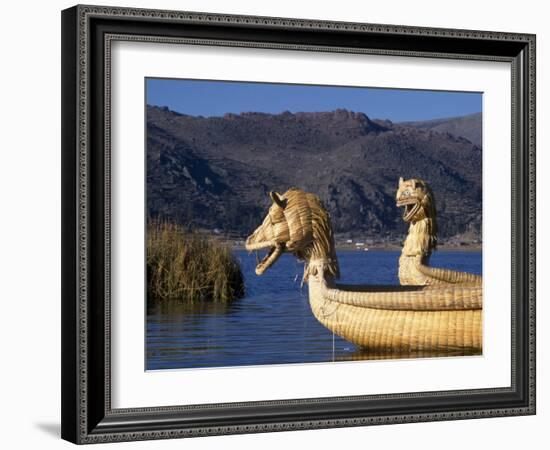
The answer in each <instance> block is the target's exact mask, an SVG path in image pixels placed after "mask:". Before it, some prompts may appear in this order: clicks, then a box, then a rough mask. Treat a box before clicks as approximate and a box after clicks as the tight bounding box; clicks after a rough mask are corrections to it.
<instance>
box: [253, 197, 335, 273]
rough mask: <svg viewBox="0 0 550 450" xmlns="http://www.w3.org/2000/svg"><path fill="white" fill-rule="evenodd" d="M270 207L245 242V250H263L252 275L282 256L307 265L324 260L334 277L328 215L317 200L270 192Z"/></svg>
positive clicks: (330, 228) (333, 251)
mask: <svg viewBox="0 0 550 450" xmlns="http://www.w3.org/2000/svg"><path fill="white" fill-rule="evenodd" d="M269 195H270V197H271V200H272V202H273V203H272V205H271V206H270V208H269V211H268V213H267V216H266V217H265V219H264V221H263V222H262V224H261V225H260V226H259V227H258V228H257V229H256V230H255V231H254V233H252V234H251V235H250V236H249V237H248V239H247V240H246V244H245V246H246V249H247V250H249V251H252V250H263V249H267V250H268V253H267V255H266V256H265V257H264V258H263V259H262V260H261V261H259V262H258V265H257V266H256V274H257V275H261V274H263V273H264V272H265V271H266V270H267V269H268V268H269V267H271V266H272V265H273V264H274V263H275V262H276V261H277V259H279V257H280V256H281V255H282V254H283V253H284V252H289V253H292V254H294V255H295V256H296V257H297V258H298V259H300V260H303V261H306V263H309V261H310V260H312V259H319V260H324V261H325V263H326V267H327V270H328V272H329V273H330V274H331V275H332V276H334V277H338V274H339V271H338V262H337V260H336V253H335V249H334V235H333V232H332V226H331V223H330V216H329V214H328V212H327V210H326V209H325V207H324V206H323V204H322V202H321V200H320V199H319V197H317V196H316V195H314V194H311V193H309V192H304V191H302V190H300V189H296V188H291V189H289V190H288V191H286V192H285V193H284V194H282V195H281V194H278V193H277V192H271V193H270V194H269Z"/></svg>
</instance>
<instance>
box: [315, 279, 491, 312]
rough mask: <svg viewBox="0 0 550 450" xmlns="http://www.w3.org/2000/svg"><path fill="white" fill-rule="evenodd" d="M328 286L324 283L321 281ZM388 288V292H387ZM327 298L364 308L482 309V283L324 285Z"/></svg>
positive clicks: (418, 309) (323, 295) (416, 309)
mask: <svg viewBox="0 0 550 450" xmlns="http://www.w3.org/2000/svg"><path fill="white" fill-rule="evenodd" d="M321 286H324V284H321ZM384 290H387V292H384ZM320 295H321V296H322V297H323V299H326V300H329V301H332V302H335V303H340V304H343V305H349V306H357V307H361V308H372V309H384V310H411V311H452V310H456V311H458V310H469V309H481V308H482V302H483V291H482V288H481V286H470V285H464V284H461V285H450V286H447V285H442V286H421V287H420V286H414V287H413V286H410V287H407V286H403V287H402V286H388V287H377V286H372V287H369V286H366V287H365V288H364V290H355V291H352V290H344V289H342V287H341V286H338V285H336V286H335V287H333V288H328V287H326V288H323V289H322V291H321V292H320Z"/></svg>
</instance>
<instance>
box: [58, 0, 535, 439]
mask: <svg viewBox="0 0 550 450" xmlns="http://www.w3.org/2000/svg"><path fill="white" fill-rule="evenodd" d="M117 39H122V40H144V41H155V42H159V43H162V42H177V41H178V40H182V39H184V40H193V42H195V43H197V44H202V45H213V44H214V43H216V45H225V46H232V45H240V46H247V47H261V48H265V49H266V51H269V48H278V49H294V50H296V49H298V50H304V51H307V50H314V51H332V52H353V53H366V54H382V55H401V56H410V57H418V58H423V57H436V58H451V59H477V60H490V61H508V62H510V63H511V66H512V93H511V95H512V117H511V129H512V159H513V161H512V173H511V174H506V173H503V174H502V176H511V178H512V192H511V196H512V216H511V217H510V220H511V223H512V267H513V277H512V315H511V317H512V323H511V327H512V355H511V357H512V359H511V361H512V373H511V380H512V383H511V386H509V387H504V388H502V387H495V388H491V389H476V390H468V391H462V390H458V391H448V392H441V391H435V392H423V393H420V394H418V393H417V394H406V393H405V394H391V395H390V394H388V395H365V396H357V397H330V398H316V399H290V400H283V401H280V400H279V401H273V402H271V401H263V402H261V401H257V402H248V403H237V404H216V405H209V406H208V407H205V406H204V405H194V406H190V405H187V406H173V407H151V408H137V409H124V410H122V409H113V408H112V407H111V400H110V395H111V391H110V370H111V359H110V358H111V355H110V331H111V328H110V327H111V324H110V265H109V264H110V253H109V252H110V229H109V217H110V197H109V192H110V191H109V186H110V181H111V180H110V176H111V174H110V166H109V163H110V154H109V151H110V147H109V132H110V128H109V115H108V111H109V110H108V108H109V99H110V84H109V70H110V69H109V63H110V43H111V42H112V41H113V40H117ZM61 406H62V437H63V438H64V439H66V440H69V441H71V442H74V443H78V444H83V443H96V442H108V441H131V440H142V439H163V438H175V437H188V436H189V437H190V436H206V435H217V434H234V433H251V432H268V431H282V430H298V429H313V428H328V427H346V426H360V425H374V424H388V423H403V422H422V421H439V420H452V419H468V418H483V417H495V416H511V415H528V414H535V36H534V35H532V34H515V33H502V32H487V31H470V30H455V29H434V28H420V27H406V26H395V25H376V24H364V23H344V22H329V21H310V20H301V19H283V18H270V17H252V16H234V15H217V14H204V13H192V12H178V11H157V10H145V9H128V8H118V7H116V8H115V7H99V6H80V5H79V6H75V7H72V8H70V9H67V10H64V11H63V12H62V405H61Z"/></svg>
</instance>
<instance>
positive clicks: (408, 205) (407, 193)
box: [395, 178, 436, 223]
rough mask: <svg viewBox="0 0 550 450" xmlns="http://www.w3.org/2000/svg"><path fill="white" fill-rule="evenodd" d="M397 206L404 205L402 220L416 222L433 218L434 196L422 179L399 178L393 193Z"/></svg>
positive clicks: (434, 214)
mask: <svg viewBox="0 0 550 450" xmlns="http://www.w3.org/2000/svg"><path fill="white" fill-rule="evenodd" d="M395 200H396V204H397V206H398V207H400V208H401V207H404V211H403V220H404V221H405V222H408V223H410V222H417V221H419V220H422V219H425V218H429V219H435V217H436V210H435V198H434V195H433V192H432V190H431V188H430V186H429V185H428V183H426V182H425V181H424V180H421V179H419V178H411V179H409V180H403V178H399V186H398V188H397V193H396V195H395Z"/></svg>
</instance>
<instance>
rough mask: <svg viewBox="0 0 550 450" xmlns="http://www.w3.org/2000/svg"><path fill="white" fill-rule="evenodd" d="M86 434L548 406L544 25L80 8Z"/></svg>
mask: <svg viewBox="0 0 550 450" xmlns="http://www.w3.org/2000/svg"><path fill="white" fill-rule="evenodd" d="M62 45H63V47H62V57H63V58H62V82H63V89H62V107H63V117H62V122H63V125H62V126H63V128H62V147H63V148H62V177H63V179H62V187H63V194H62V195H63V198H62V205H63V217H62V222H63V242H62V244H63V248H62V255H63V267H62V276H63V279H62V287H63V289H62V327H63V328H62V436H63V438H65V439H67V440H70V441H72V442H75V443H94V442H108V441H128V440H141V439H163V438H175V437H190V436H206V435H215V434H228V433H250V432H266V431H277V430H281V431H282V430H297V429H311V428H327V427H342V426H360V425H374V424H388V423H403V422H417V421H435V420H450V419H466V418H481V417H494V416H503V415H524V414H534V413H535V332H534V330H535V179H534V177H535V36H534V35H530V34H513V33H503V32H485V31H468V30H450V29H432V28H417V27H404V26H394V25H375V24H361V23H344V22H328V21H309V20H302V19H300V20H298V19H276V18H268V17H252V16H228V15H216V14H204V13H191V12H177V11H156V10H143V9H128V8H111V7H99V6H98V7H96V6H75V7H73V8H70V9H67V10H65V11H63V13H62Z"/></svg>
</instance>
